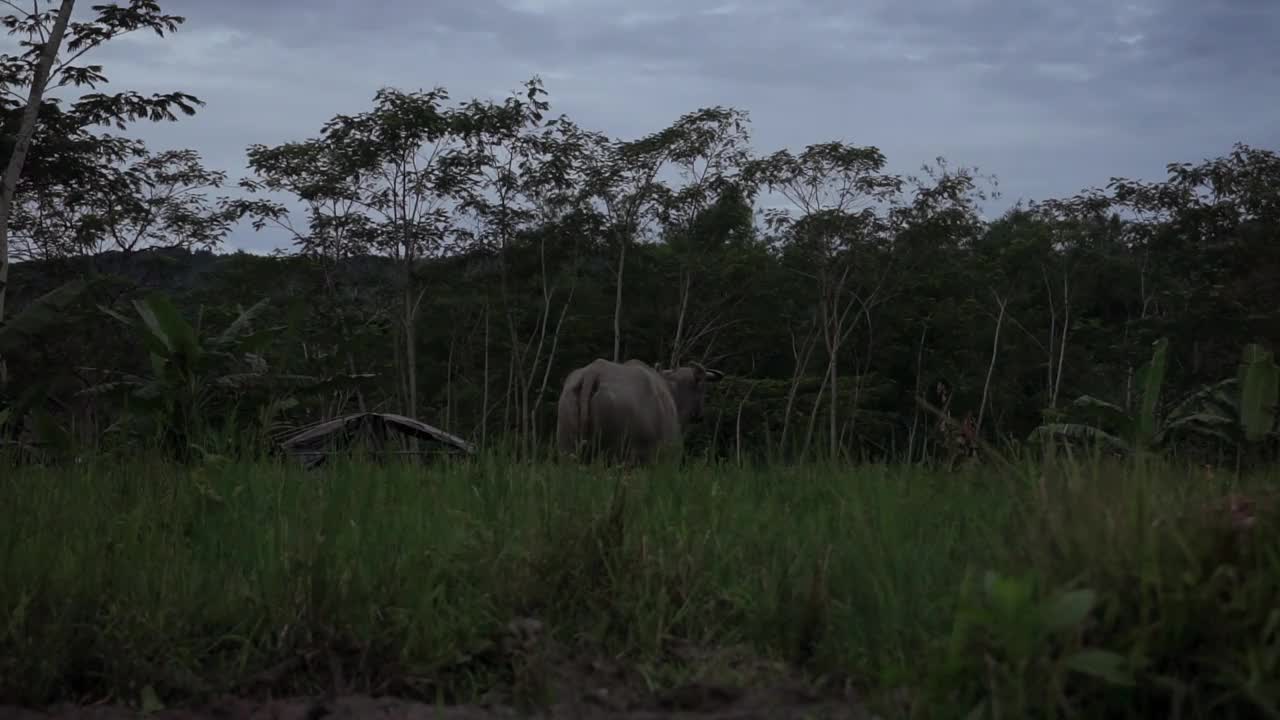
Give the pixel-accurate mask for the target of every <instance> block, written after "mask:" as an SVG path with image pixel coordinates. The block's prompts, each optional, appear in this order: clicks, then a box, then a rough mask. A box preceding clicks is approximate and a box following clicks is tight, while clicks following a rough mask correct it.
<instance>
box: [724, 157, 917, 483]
mask: <svg viewBox="0 0 1280 720" xmlns="http://www.w3.org/2000/svg"><path fill="white" fill-rule="evenodd" d="M884 165H885V157H884V154H883V153H881V152H880V150H879V149H877V148H875V147H857V146H852V145H846V144H844V143H840V142H828V143H820V144H816V145H810V146H808V147H806V148H805V149H804V150H803V151H802V152H801V153H800V154H799V155H793V154H792V153H791V151H789V150H779V151H777V152H775V153H774V154H772V155H769V156H767V157H765V158H762V159H760V160H757V161H755V162H754V163H753V164H752V165H751V167H750V168H749V170H748V177H751V178H753V179H755V180H756V181H757V182H759V183H760V184H761V185H762V186H763V187H765V188H767V189H768V190H770V191H775V190H776V191H778V192H780V193H781V194H782V196H783V197H785V198H786V199H787V200H788V201H789V202H790V203H791V206H792V207H790V208H779V209H770V210H768V211H767V212H766V220H767V222H768V224H769V226H770V227H771V228H773V229H774V230H775V231H780V232H785V233H786V235H787V237H788V241H789V245H790V250H791V252H792V255H793V257H794V259H795V261H796V264H795V267H796V269H797V270H798V271H799V272H801V273H803V274H804V275H805V276H806V277H808V278H809V279H810V280H812V281H813V283H814V287H815V290H816V291H817V298H816V300H817V302H816V307H817V312H818V316H819V326H820V327H821V329H822V332H821V335H822V339H823V342H824V344H825V346H826V350H827V373H826V380H825V384H826V387H828V388H829V403H830V406H829V408H828V411H829V416H828V419H829V428H828V429H829V432H830V453H831V457H832V458H835V457H836V456H837V454H838V447H839V442H840V432H839V427H838V421H837V418H838V412H839V402H838V400H839V396H838V381H839V373H838V365H839V357H840V350H841V347H842V346H843V344H844V342H845V341H846V340H847V339H848V337H849V334H850V333H851V332H852V331H853V329H854V328H855V327H856V323H857V321H858V319H860V318H863V317H867V318H868V319H869V317H870V310H871V308H872V307H873V306H874V305H875V304H876V303H877V302H879V300H880V298H879V295H880V293H881V291H882V290H883V285H884V278H885V274H884V266H883V264H882V263H879V262H877V261H876V255H877V254H878V251H879V250H880V249H881V248H885V247H887V245H886V244H885V240H886V234H887V230H888V224H887V221H886V219H885V216H884V215H882V214H881V213H880V212H878V211H877V208H875V207H873V206H872V204H873V203H877V202H885V201H891V200H894V199H896V196H897V194H898V193H899V192H900V190H901V187H902V180H901V178H898V177H896V176H892V175H887V174H885V173H884V172H883V170H884ZM855 269H856V270H857V272H856V273H855ZM868 270H870V272H868ZM855 310H856V311H857V312H856V313H855V312H854V311H855ZM850 313H853V315H852V318H851V316H850ZM815 411H816V406H815ZM806 445H807V441H806Z"/></svg>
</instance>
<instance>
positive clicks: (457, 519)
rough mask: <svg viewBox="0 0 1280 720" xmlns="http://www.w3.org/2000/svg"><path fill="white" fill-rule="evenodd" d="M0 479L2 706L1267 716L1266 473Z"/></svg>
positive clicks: (1272, 698)
mask: <svg viewBox="0 0 1280 720" xmlns="http://www.w3.org/2000/svg"><path fill="white" fill-rule="evenodd" d="M0 472H2V473H3V479H0V513H2V514H3V518H4V521H3V524H0V703H13V704H23V705H42V704H46V703H50V702H55V701H64V700H65V701H71V702H78V703H88V702H94V701H99V700H102V699H104V698H109V699H111V700H113V701H115V702H125V703H138V702H140V701H141V700H154V699H159V700H161V701H162V702H164V703H166V704H170V705H172V704H181V703H183V702H189V701H195V700H198V699H200V698H205V697H209V696H212V695H217V694H221V693H239V694H254V693H259V694H260V693H267V692H270V693H274V694H276V695H281V694H289V693H299V694H301V693H317V692H324V691H327V690H333V689H334V686H341V687H342V688H343V689H345V690H348V691H359V692H366V693H373V694H379V693H388V694H396V695H405V696H412V697H419V698H425V699H427V700H433V699H434V700H439V701H443V702H462V701H468V700H474V699H476V698H477V697H481V696H485V695H486V694H487V695H488V696H490V697H492V696H493V693H494V692H498V691H497V690H495V688H500V689H501V690H500V692H501V693H503V694H504V697H506V698H508V699H511V700H512V701H513V702H517V703H524V704H531V705H538V704H545V703H548V702H550V701H551V700H552V699H553V698H552V695H553V694H554V691H555V690H554V688H555V687H556V682H555V679H556V678H557V677H560V675H557V673H562V672H563V668H564V666H565V662H566V658H585V657H591V658H598V659H601V661H605V660H607V661H609V662H612V663H616V664H618V665H619V666H620V667H622V668H624V669H625V672H626V673H627V676H628V677H631V678H635V680H633V681H632V682H633V684H635V683H638V684H639V685H640V686H642V687H643V689H645V690H646V691H647V690H652V689H654V688H669V687H674V686H678V685H681V684H682V683H690V682H707V683H711V682H715V683H727V684H731V685H732V684H737V685H749V684H763V683H768V682H774V681H775V680H776V679H777V678H780V677H783V676H788V677H802V678H805V679H806V681H807V682H810V683H811V684H813V685H814V686H815V687H819V686H820V687H826V688H831V687H836V686H847V687H853V688H856V689H857V690H858V691H859V693H860V694H861V696H862V697H864V698H865V699H866V702H867V703H868V704H869V706H870V707H872V708H875V709H877V711H878V712H881V713H882V714H883V715H884V716H885V717H893V716H915V717H948V716H962V715H964V714H965V713H967V712H968V711H969V710H971V709H973V708H975V707H979V706H981V707H982V708H983V709H984V712H983V716H986V717H1064V716H1078V717H1104V716H1105V717H1115V716H1126V715H1127V716H1133V717H1153V716H1159V717H1166V716H1179V713H1180V716H1181V717H1210V716H1212V717H1263V716H1272V717H1274V716H1276V713H1277V712H1280V710H1278V708H1280V532H1277V528H1276V524H1275V522H1274V521H1273V520H1272V515H1271V514H1270V513H1269V512H1268V510H1267V502H1266V498H1267V497H1269V495H1268V493H1269V492H1270V490H1269V488H1275V487H1277V485H1276V482H1277V480H1280V477H1277V476H1276V474H1271V475H1257V476H1251V477H1247V478H1244V479H1240V480H1232V479H1230V478H1229V474H1226V473H1223V474H1222V476H1221V477H1218V478H1210V477H1207V476H1206V475H1205V474H1204V473H1203V472H1202V471H1199V470H1197V471H1190V470H1186V471H1182V470H1178V469H1176V468H1170V467H1166V466H1159V465H1137V464H1132V463H1130V464H1118V463H1113V464H1107V463H1100V462H1086V463H1082V464H1078V465H1072V466H1067V465H1046V466H1038V465H1025V466H1022V467H1020V468H1018V469H1017V470H998V469H995V468H991V467H987V468H977V469H973V470H966V471H964V472H955V473H948V472H942V471H924V470H921V469H918V468H914V467H908V466H856V467H827V466H818V465H814V466H805V467H791V468H758V469H743V468H736V467H729V466H724V467H709V466H696V465H694V466H688V467H685V468H683V469H679V470H677V469H673V468H656V469H653V470H650V471H647V472H635V473H630V474H624V473H621V472H618V471H605V470H593V469H589V468H572V467H565V466H555V465H538V466H522V465H513V464H507V463H503V462H500V461H498V460H494V459H483V460H479V461H474V462H466V463H457V464H451V465H442V466H437V467H433V468H430V469H421V468H414V467H410V466H377V465H372V464H362V463H359V462H351V463H347V464H342V465H335V466H334V467H332V468H329V469H327V470H323V471H318V472H315V473H310V474H308V473H303V472H301V471H297V470H294V469H292V468H287V467H284V466H278V465H271V464H264V463H252V464H235V463H226V464H218V465H209V466H205V467H201V468H196V469H182V468H178V467H175V466H171V465H166V464H163V463H159V462H152V461H146V460H139V461H136V462H133V463H130V464H126V465H120V464H115V465H109V466H108V465H103V466H94V465H85V466H76V467H75V468H62V469H12V468H5V469H2V470H0ZM1229 493H1236V494H1242V495H1244V496H1247V497H1249V498H1251V499H1253V500H1254V501H1255V506H1254V507H1253V509H1252V510H1251V511H1249V510H1247V509H1243V510H1242V509H1238V510H1237V511H1235V512H1234V513H1233V512H1232V511H1230V510H1229V509H1227V508H1225V506H1224V502H1225V499H1226V497H1227V496H1228V494H1229ZM1249 512H1252V516H1250V517H1251V518H1252V519H1251V520H1250V522H1252V523H1253V524H1252V525H1251V526H1250V527H1247V528H1242V527H1241V525H1242V523H1241V522H1239V520H1240V518H1241V517H1243V516H1245V515H1248V514H1249ZM1233 518H1235V521H1234V522H1233Z"/></svg>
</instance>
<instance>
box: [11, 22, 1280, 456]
mask: <svg viewBox="0 0 1280 720" xmlns="http://www.w3.org/2000/svg"><path fill="white" fill-rule="evenodd" d="M70 6H71V3H70V2H66V1H65V0H64V1H63V2H62V3H61V5H60V6H59V7H57V8H53V7H52V6H51V7H50V8H49V9H46V10H42V11H37V12H33V13H31V14H29V15H26V16H23V15H21V14H16V15H11V16H9V17H8V18H7V19H6V25H7V27H9V29H10V31H11V33H17V34H20V35H24V36H25V37H26V38H27V40H26V41H25V42H24V47H25V48H26V50H25V52H24V53H23V54H21V55H18V56H9V55H5V56H4V57H3V59H2V60H0V83H3V87H4V89H5V92H4V93H3V97H0V113H3V139H2V141H3V149H2V150H0V153H2V154H3V156H4V157H5V158H6V173H5V176H4V188H3V189H4V201H5V202H4V208H3V209H4V222H5V224H4V225H3V226H2V227H0V250H3V252H0V262H3V263H4V264H3V265H0V322H3V325H0V402H2V403H4V404H3V405H0V407H3V408H4V410H0V427H3V428H4V431H5V433H6V436H7V437H8V439H9V441H10V442H11V443H18V442H22V443H23V444H24V445H25V446H27V447H37V446H38V447H40V448H44V449H45V450H44V451H45V452H46V453H48V452H53V450H50V448H62V449H64V450H65V449H67V448H71V447H81V446H84V445H86V444H91V445H92V444H96V445H99V446H106V445H110V446H113V447H118V446H132V445H134V444H137V443H140V442H152V441H154V442H159V443H161V444H163V445H164V447H166V448H167V449H168V450H169V451H170V452H172V453H174V454H176V455H178V456H180V457H190V456H191V454H192V453H193V452H195V450H193V448H197V449H206V448H207V447H208V446H209V444H210V443H215V442H224V443H234V444H236V445H237V447H239V445H240V443H242V442H251V443H252V442H258V443H261V442H263V441H264V440H267V439H269V438H270V437H271V436H272V435H273V434H274V433H279V432H282V431H284V430H286V429H288V428H290V427H297V426H298V425H300V424H302V423H305V422H308V421H310V420H315V419H318V418H321V417H328V416H332V415H334V414H337V413H343V412H352V411H355V410H386V411H394V412H401V413H404V414H408V415H411V416H416V417H419V418H422V419H423V420H425V421H426V422H430V423H432V424H436V425H439V426H440V427H442V428H444V429H446V430H449V431H450V432H454V433H456V434H460V435H464V436H466V437H467V438H468V439H470V440H472V441H473V442H477V443H479V444H480V445H482V446H493V445H503V446H505V447H508V448H510V449H512V450H514V451H516V452H518V453H520V454H523V455H530V454H536V453H539V452H543V451H545V449H546V448H547V447H548V446H549V444H550V443H549V441H550V440H551V436H552V435H553V434H554V417H555V416H554V404H555V398H556V396H557V394H558V392H559V389H560V381H561V380H562V378H563V377H564V376H565V374H567V372H568V371H569V370H570V369H572V368H573V367H576V366H579V365H582V364H585V363H586V362H589V361H590V360H592V359H594V358H595V357H605V358H609V359H614V360H625V359H627V358H633V357H634V358H640V359H643V360H645V361H647V362H651V363H662V364H663V365H665V366H675V365H679V364H682V363H686V362H688V361H691V360H692V361H698V362H701V363H703V364H704V365H708V366H715V367H717V368H718V369H720V370H722V371H725V372H726V373H728V374H729V376H730V377H729V378H728V379H727V380H726V381H725V382H723V383H721V384H720V387H718V388H717V389H716V392H715V394H714V396H713V398H711V402H712V405H711V408H710V411H709V412H708V418H707V420H706V422H704V423H703V424H702V425H701V426H699V427H698V428H696V429H694V430H693V431H692V432H691V433H690V436H689V438H688V445H689V446H690V451H691V452H693V453H704V454H706V455H708V456H715V457H721V458H731V459H735V460H745V459H759V458H763V457H771V458H788V459H798V458H806V457H807V458H812V457H851V458H879V459H893V460H907V459H910V460H943V461H947V462H951V461H953V460H955V459H956V458H957V457H967V456H972V455H974V454H975V452H976V448H977V446H978V444H979V442H980V441H981V442H985V443H989V444H992V445H996V446H999V445H1002V444H1015V445H1021V444H1025V443H1027V442H1028V441H1032V440H1039V439H1043V438H1044V437H1046V436H1053V437H1058V438H1065V439H1068V440H1079V441H1090V440H1091V441H1095V442H1101V443H1102V444H1103V445H1104V446H1105V447H1107V448H1108V449H1110V450H1111V451H1115V452H1134V451H1137V450H1139V449H1146V448H1154V447H1159V448H1161V449H1165V450H1170V451H1178V452H1187V453H1193V454H1195V455H1196V456H1197V457H1200V458H1203V459H1205V460H1206V461H1217V460H1214V458H1219V459H1222V458H1228V457H1230V458H1236V459H1239V458H1242V457H1247V458H1258V457H1262V456H1263V455H1265V454H1266V453H1268V452H1274V449H1275V440H1276V423H1275V410H1274V406H1275V396H1276V371H1275V368H1276V366H1275V363H1274V362H1273V360H1272V356H1271V354H1270V351H1271V345H1272V342H1273V339H1274V338H1275V337H1276V330H1277V311H1278V309H1280V250H1278V249H1277V247H1276V242H1275V240H1276V238H1277V237H1280V233H1278V230H1280V156H1277V154H1276V153H1275V152H1274V151H1271V150H1266V149H1259V148H1253V147H1249V146H1246V145H1242V144H1237V145H1235V146H1234V147H1232V148H1231V149H1230V151H1229V152H1228V153H1227V154H1226V155H1224V156H1221V157H1217V158H1214V159H1209V160H1204V161H1201V162H1198V163H1185V162H1180V163H1173V164H1170V165H1169V166H1168V173H1167V177H1166V178H1165V179H1164V180H1161V181H1158V182H1145V181H1138V180H1129V179H1124V178H1112V179H1111V180H1110V181H1109V182H1108V183H1106V184H1105V185H1104V186H1103V187H1100V188H1089V189H1086V190H1084V191H1082V192H1080V193H1078V194H1076V195H1074V196H1072V197H1068V198H1060V199H1050V200H1043V201H1037V202H1029V203H1019V204H1017V205H1016V206H1014V207H1013V208H1011V209H1010V210H1008V211H1007V212H1005V213H1003V214H1002V215H1000V216H999V217H997V218H995V219H993V220H986V219H984V218H983V217H982V215H981V213H980V207H979V206H980V203H982V202H983V201H985V200H986V199H988V198H991V197H994V196H995V195H996V193H995V191H994V182H993V181H992V180H991V179H990V178H987V177H985V176H983V175H982V174H981V173H980V172H979V170H978V169H977V168H970V167H965V166H956V165H953V164H952V163H950V162H948V161H946V160H945V159H943V158H939V159H938V160H937V161H936V162H934V163H932V164H929V165H927V166H925V167H923V168H921V170H920V171H919V172H918V173H916V174H899V173H892V172H889V171H888V170H887V158H886V157H885V156H884V154H883V153H882V152H881V151H880V150H879V149H878V148H876V147H875V146H872V145H858V144H854V143H850V142H844V141H830V142H816V143H814V144H811V145H808V146H806V147H804V148H803V149H800V150H798V151H793V150H787V149H783V150H777V151H772V152H764V153H761V152H758V151H757V150H755V149H754V148H753V147H752V144H751V125H750V120H749V116H748V114H747V112H745V111H743V110H740V109H736V108H726V107H718V106H717V107H706V108H701V109H697V110H694V111H692V112H689V113H686V114H684V115H682V116H680V117H678V118H676V119H674V121H673V122H672V123H671V124H670V126H668V127H666V128H663V129H661V130H660V131H658V132H654V133H652V134H649V135H646V136H643V137H640V138H632V139H618V138H614V137H611V136H609V135H607V134H605V133H602V132H598V131H595V130H589V129H586V128H583V127H581V126H579V125H578V124H577V123H575V122H574V121H573V120H571V119H570V118H568V117H566V116H565V115H563V114H557V113H554V112H553V111H552V107H551V103H550V101H549V99H548V96H547V93H546V91H545V90H544V88H543V87H542V84H541V82H540V81H539V80H538V79H537V78H536V77H535V78H532V79H530V80H529V81H527V82H526V83H524V85H523V86H522V87H521V88H520V89H519V90H518V91H516V92H513V93H512V94H511V95H510V96H509V97H507V98H504V99H502V100H497V101H495V100H487V99H471V100H465V101H455V100H453V99H452V98H451V97H450V95H449V93H448V92H447V91H446V90H445V89H443V88H438V87H437V88H433V89H431V90H419V91H403V90H398V89H392V88H384V89H381V90H379V91H378V92H377V93H376V95H375V96H374V97H373V100H372V103H371V105H370V107H369V108H368V109H367V110H365V111H364V112H361V113H358V114H352V115H345V114H338V115H334V116H333V117H332V119H330V120H329V121H328V122H326V123H324V124H323V125H322V126H321V127H319V128H317V129H316V131H315V133H314V134H313V135H312V136H310V137H304V138H301V139H298V140H295V141H290V142H286V143H283V144H280V145H276V146H267V145H261V144H255V145H252V146H250V147H249V148H247V158H248V164H249V167H250V169H251V173H250V175H249V176H248V177H245V178H242V179H239V180H238V181H237V185H238V187H239V188H240V190H241V192H240V193H238V194H231V193H228V192H227V188H228V183H229V180H228V178H227V177H226V175H225V174H224V173H221V172H218V171H214V170H210V169H208V168H206V167H205V166H204V164H203V162H202V159H201V158H200V156H199V155H198V154H197V153H195V152H194V151H191V150H167V151H161V152H156V151H153V150H151V149H149V148H147V147H146V145H145V143H143V142H141V141H138V140H136V139H129V138H125V137H123V136H120V135H114V134H112V133H110V132H107V131H103V130H101V128H102V127H104V126H106V127H112V126H114V127H115V128H116V129H117V130H123V129H125V128H126V127H127V126H128V125H129V124H130V123H135V122H138V121H143V120H149V121H175V120H177V119H178V118H179V116H188V115H192V114H194V113H195V112H196V111H197V108H198V107H200V106H201V105H203V103H202V101H200V100H199V99H198V98H196V97H194V96H191V95H189V94H186V93H182V92H172V93H168V94H156V95H153V96H150V97H146V96H143V95H141V94H138V93H135V92H131V91H126V92H121V93H117V94H114V95H107V94H102V93H96V92H86V93H83V94H82V95H80V96H79V97H78V98H77V99H75V100H74V101H73V102H70V103H65V104H64V103H63V102H61V100H60V99H59V98H56V97H52V96H51V95H50V93H51V92H52V91H53V90H56V89H57V88H60V87H80V86H93V85H96V84H100V83H102V82H104V81H105V79H106V78H105V76H104V75H103V72H104V71H103V68H102V67H101V66H98V65H93V64H83V65H77V64H76V63H78V62H82V56H86V55H89V54H91V52H92V50H93V49H94V48H96V47H98V46H100V45H102V44H103V43H106V42H109V41H110V40H111V39H113V38H115V37H118V36H120V35H122V34H124V33H128V32H135V31H148V32H156V33H158V34H161V35H164V34H165V33H167V32H173V31H174V30H175V29H176V28H177V27H178V26H179V25H180V24H182V23H183V18H181V17H178V16H173V15H169V14H165V13H163V12H162V10H161V9H160V7H159V4H158V3H156V2H154V1H153V0H132V1H131V2H128V3H124V4H123V5H105V6H95V7H94V12H95V13H96V16H95V19H94V20H92V21H87V22H78V23H77V22H71V21H70V20H69V17H70V12H69V10H68V8H70ZM60 25H61V27H62V29H61V30H59V29H58V28H59V26H60ZM64 34H65V41H63V40H62V37H63V36H64ZM60 43H62V45H61V46H60ZM51 48H52V50H50V49H51ZM55 51H56V52H55ZM57 52H60V53H61V55H58V54H57ZM84 62H86V63H87V62H88V61H84ZM22 88H25V89H26V90H27V92H26V93H25V96H24V93H22V92H19V89H22ZM33 108H35V109H38V112H32V109H33ZM15 168H16V169H15ZM245 224H247V225H248V226H251V227H253V228H254V229H256V230H262V229H264V228H267V227H272V228H275V229H276V230H277V231H280V232H283V233H285V234H286V235H287V236H288V237H289V239H290V247H289V248H288V249H285V250H282V251H279V252H277V253H275V254H273V255H271V256H254V255H248V254H245V253H229V254H228V253H224V252H220V250H222V249H223V247H224V245H225V242H226V239H227V237H228V234H229V233H230V232H231V231H232V230H233V229H234V228H235V227H237V226H241V227H243V226H244V225H245ZM9 260H18V261H22V262H16V263H13V264H10V263H9V262H8V261H9ZM10 276H12V279H11V277H10ZM6 289H9V290H11V294H12V295H13V296H14V298H16V300H15V303H16V306H15V307H14V308H13V309H10V308H8V307H7V306H6V304H5V297H6V295H5V291H6ZM13 310H16V312H14V311H13ZM68 452H69V450H68ZM1259 453H1262V454H1263V455H1259Z"/></svg>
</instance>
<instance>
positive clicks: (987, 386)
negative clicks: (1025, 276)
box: [974, 292, 1007, 435]
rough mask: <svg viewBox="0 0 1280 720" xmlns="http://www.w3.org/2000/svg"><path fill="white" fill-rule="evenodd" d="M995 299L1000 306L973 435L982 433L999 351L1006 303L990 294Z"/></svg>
mask: <svg viewBox="0 0 1280 720" xmlns="http://www.w3.org/2000/svg"><path fill="white" fill-rule="evenodd" d="M992 295H993V296H994V297H995V299H996V304H997V305H999V306H1000V314H999V315H997V316H996V333H995V337H994V338H993V339H992V340H991V363H990V364H989V365H987V380H986V382H984V383H983V384H982V403H981V404H980V405H978V422H977V425H975V426H974V434H975V435H976V434H978V433H981V432H982V416H983V414H984V413H985V412H986V411H987V397H988V394H989V392H990V390H991V375H992V374H993V373H994V372H995V370H996V356H997V354H998V353H999V350H1000V327H1001V326H1002V325H1003V324H1004V311H1005V306H1006V305H1007V302H1006V301H1005V300H1002V299H1001V298H1000V296H999V295H996V294H995V293H994V292H992Z"/></svg>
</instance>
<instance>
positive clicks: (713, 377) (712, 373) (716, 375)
mask: <svg viewBox="0 0 1280 720" xmlns="http://www.w3.org/2000/svg"><path fill="white" fill-rule="evenodd" d="M704 372H705V373H706V378H707V382H720V381H721V380H723V379H724V373H722V372H720V371H719V370H705V371H704Z"/></svg>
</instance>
